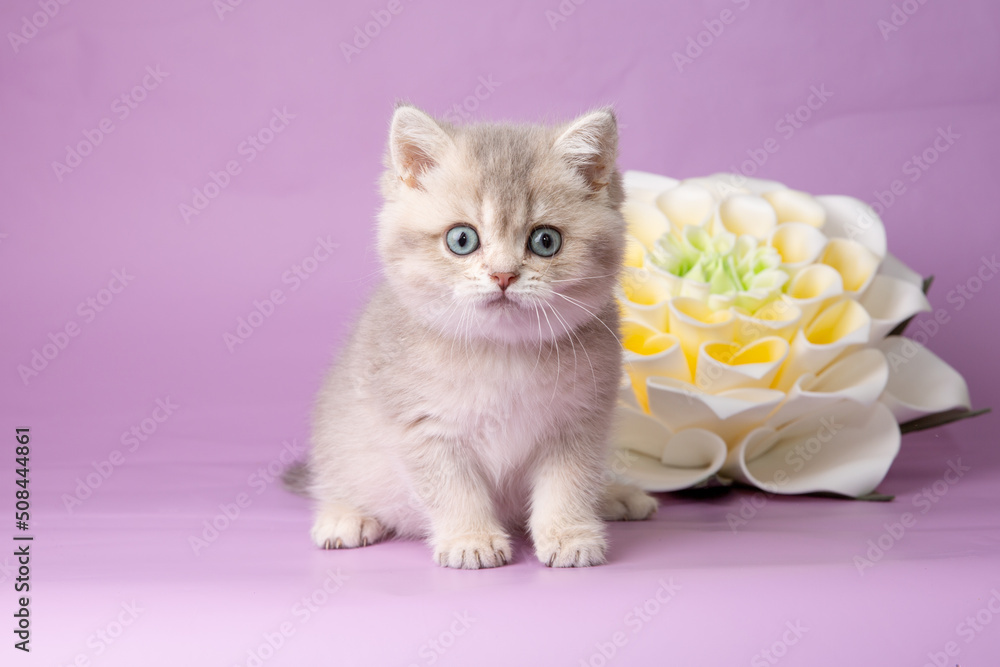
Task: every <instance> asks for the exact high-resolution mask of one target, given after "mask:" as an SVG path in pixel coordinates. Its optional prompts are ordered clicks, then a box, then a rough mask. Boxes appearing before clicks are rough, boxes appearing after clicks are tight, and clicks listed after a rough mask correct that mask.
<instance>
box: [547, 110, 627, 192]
mask: <svg viewBox="0 0 1000 667" xmlns="http://www.w3.org/2000/svg"><path fill="white" fill-rule="evenodd" d="M553 147H554V148H555V150H556V151H557V152H558V153H560V154H561V155H562V156H563V158H564V159H565V160H566V161H567V162H568V163H569V164H570V165H572V166H573V168H575V169H576V170H577V171H578V172H580V175H581V176H583V179H584V181H586V183H587V185H588V186H589V187H590V189H591V190H593V191H594V192H597V191H598V190H600V189H602V188H603V187H605V186H606V185H607V184H608V183H610V182H611V177H612V175H613V174H614V171H615V160H616V159H617V157H618V121H617V120H616V119H615V114H614V111H612V110H611V109H610V108H604V109H599V110H598V111H592V112H590V113H588V114H585V115H583V116H581V117H580V118H578V119H576V120H575V121H573V122H572V123H570V124H569V127H567V128H566V130H565V131H564V132H563V133H562V134H561V135H559V138H558V139H556V142H555V144H554V146H553Z"/></svg>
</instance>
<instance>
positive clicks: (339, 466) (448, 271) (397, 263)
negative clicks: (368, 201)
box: [289, 105, 656, 569]
mask: <svg viewBox="0 0 1000 667" xmlns="http://www.w3.org/2000/svg"><path fill="white" fill-rule="evenodd" d="M617 143H618V134H617V124H616V121H615V117H614V115H613V113H612V112H611V111H610V110H600V111H596V112H593V113H590V114H587V115H584V116H583V117H581V118H579V119H578V120H576V121H575V122H573V123H570V124H568V125H564V126H561V127H555V128H550V127H543V126H515V125H501V124H479V125H469V126H453V125H450V124H447V123H444V122H439V121H436V120H434V119H433V118H431V117H430V116H428V115H427V114H425V113H423V112H422V111H420V110H418V109H416V108H415V107H412V106H408V105H400V106H397V108H396V110H395V113H394V115H393V118H392V124H391V129H390V133H389V148H388V152H387V155H386V171H385V174H384V175H383V178H382V182H381V189H382V194H383V197H384V199H385V203H384V206H383V207H382V210H381V212H380V214H379V216H378V251H379V254H380V257H381V260H382V262H383V264H384V273H385V281H384V283H383V284H382V285H381V286H380V287H379V288H378V289H377V290H376V292H375V293H374V295H373V296H372V298H371V301H370V302H369V304H368V306H367V308H366V309H365V311H364V313H363V315H362V316H361V318H360V321H359V322H358V323H357V326H356V329H355V331H354V333H353V335H352V337H351V338H350V341H349V342H348V344H347V347H346V349H345V350H344V352H343V354H342V356H341V358H340V360H339V362H338V363H337V364H336V365H335V367H334V368H333V370H332V371H331V373H330V375H329V377H328V378H327V380H326V383H325V385H324V387H323V389H322V390H321V392H320V394H319V397H318V401H317V406H316V412H315V416H314V428H313V434H312V443H311V444H312V449H311V453H310V457H309V462H308V468H300V469H297V470H292V471H290V475H289V477H290V479H289V483H290V484H291V485H293V486H295V485H298V486H300V487H304V490H305V491H307V492H308V495H310V496H311V497H312V498H314V499H315V500H316V501H317V503H318V506H317V511H316V517H315V523H314V525H313V528H312V538H313V540H314V541H315V542H316V544H317V545H319V546H322V547H325V548H341V547H343V548H350V547H358V546H366V545H369V544H373V543H375V542H378V541H379V540H382V539H383V538H385V537H386V536H387V535H389V534H396V535H399V536H403V537H426V538H428V540H429V543H430V546H431V547H432V548H433V551H434V559H435V560H436V561H437V562H438V563H439V564H441V565H444V566H448V567H459V568H472V569H475V568H484V567H495V566H499V565H504V564H506V563H508V562H510V560H511V542H510V536H509V533H508V531H511V530H515V529H517V528H519V527H522V526H524V525H525V524H527V528H528V530H529V532H530V535H531V537H532V540H533V542H534V547H535V552H536V554H537V556H538V558H539V560H540V561H541V562H542V563H545V564H546V565H549V566H555V567H572V566H586V565H595V564H599V563H603V562H605V552H606V538H605V531H604V526H603V523H602V518H606V519H611V520H619V519H646V518H648V517H649V516H651V515H652V514H653V512H654V511H655V510H656V501H655V500H653V499H652V498H651V497H649V496H647V495H646V494H644V493H642V492H641V491H639V490H638V489H636V488H633V487H627V486H622V485H617V484H608V480H607V477H608V476H609V475H608V471H607V455H608V437H609V430H610V428H611V422H612V413H613V406H614V403H615V400H616V393H617V389H618V386H619V380H620V378H621V363H622V362H621V346H620V344H619V342H618V339H617V336H616V332H617V325H618V307H617V305H616V301H615V298H614V288H615V285H616V282H617V280H618V272H619V267H620V266H621V264H622V253H623V247H624V242H625V222H624V220H623V219H622V216H621V213H620V212H619V207H620V205H621V203H622V199H623V197H624V194H623V189H622V182H621V175H620V174H619V172H618V171H617V169H616V166H615V159H616V154H617Z"/></svg>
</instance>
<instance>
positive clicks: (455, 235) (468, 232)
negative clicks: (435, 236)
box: [444, 225, 479, 255]
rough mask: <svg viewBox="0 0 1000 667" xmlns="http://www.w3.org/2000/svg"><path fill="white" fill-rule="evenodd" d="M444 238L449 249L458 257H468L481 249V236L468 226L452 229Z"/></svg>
mask: <svg viewBox="0 0 1000 667" xmlns="http://www.w3.org/2000/svg"><path fill="white" fill-rule="evenodd" d="M444 238H445V242H446V243H447V244H448V249H449V250H451V251H452V252H453V253H455V254H456V255H468V254H469V253H470V252H473V251H474V250H475V249H476V248H478V247H479V234H477V233H476V230H475V229H473V228H472V227H469V226H468V225H458V226H457V227H452V228H451V229H449V230H448V234H447V235H446V236H445V237H444Z"/></svg>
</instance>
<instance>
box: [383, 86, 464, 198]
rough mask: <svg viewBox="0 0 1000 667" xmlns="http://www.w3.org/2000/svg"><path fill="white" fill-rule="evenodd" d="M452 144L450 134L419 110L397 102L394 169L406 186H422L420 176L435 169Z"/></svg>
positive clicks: (392, 140)
mask: <svg viewBox="0 0 1000 667" xmlns="http://www.w3.org/2000/svg"><path fill="white" fill-rule="evenodd" d="M451 146H452V141H451V137H449V136H448V133H447V132H445V131H444V130H443V129H441V126H440V125H438V124H437V121H435V120H434V119H433V118H431V117H430V116H428V115H427V114H425V113H424V112H423V111H421V110H420V109H418V108H416V107H413V106H409V105H398V106H397V107H396V111H395V112H394V113H393V114H392V126H391V127H390V129H389V154H390V156H391V159H392V168H393V169H394V170H395V172H396V175H397V176H398V177H399V180H401V181H403V183H405V184H406V186H407V187H410V188H419V187H420V178H421V176H423V175H424V174H426V173H427V172H428V171H430V170H431V169H433V168H434V167H435V166H436V165H437V164H438V163H439V162H440V160H441V158H442V157H443V155H444V153H445V152H446V151H447V150H448V149H449V148H450V147H451Z"/></svg>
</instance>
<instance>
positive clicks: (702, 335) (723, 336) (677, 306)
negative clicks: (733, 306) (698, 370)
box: [668, 297, 736, 368]
mask: <svg viewBox="0 0 1000 667" xmlns="http://www.w3.org/2000/svg"><path fill="white" fill-rule="evenodd" d="M668 305H669V308H668V322H669V324H670V333H672V334H674V335H675V336H677V338H678V339H680V343H681V348H682V349H683V350H684V356H685V357H687V360H688V365H689V366H690V367H691V368H694V367H695V364H696V363H697V360H698V350H699V349H700V348H701V346H702V344H703V343H711V342H714V341H722V342H726V343H728V342H730V341H732V340H733V334H734V333H735V328H736V324H735V318H734V317H733V313H732V312H731V311H728V310H712V309H711V308H709V307H708V306H707V305H706V304H705V303H704V302H702V301H699V300H697V299H692V298H690V297H676V298H674V299H671V300H670V302H669V304H668Z"/></svg>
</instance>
